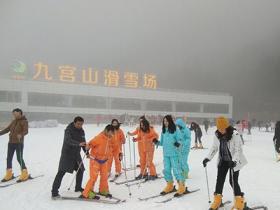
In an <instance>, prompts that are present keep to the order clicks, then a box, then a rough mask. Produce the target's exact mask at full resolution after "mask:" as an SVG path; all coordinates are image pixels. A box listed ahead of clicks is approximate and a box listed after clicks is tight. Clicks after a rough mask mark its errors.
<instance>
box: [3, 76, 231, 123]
mask: <svg viewBox="0 0 280 210" xmlns="http://www.w3.org/2000/svg"><path fill="white" fill-rule="evenodd" d="M232 104H233V98H232V96H230V95H228V94H223V93H207V92H188V91H175V90H163V89H162V90H161V89H157V90H145V89H128V88H113V87H102V86H90V85H81V84H68V83H58V82H44V81H30V80H11V79H0V116H1V115H2V117H3V118H7V117H8V116H9V118H10V112H11V110H12V109H13V108H15V107H19V108H21V109H23V110H24V112H25V113H28V116H29V119H30V118H31V119H33V120H42V118H44V119H46V118H47V119H62V118H65V117H67V116H69V117H70V116H71V118H72V116H74V115H77V114H80V115H83V116H85V115H86V116H96V115H123V114H128V115H134V116H139V115H143V114H146V115H165V114H167V113H168V114H172V115H174V116H176V117H183V116H187V117H188V118H200V119H204V118H215V117H217V116H219V115H223V116H226V117H228V118H232Z"/></svg>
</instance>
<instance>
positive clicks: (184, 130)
mask: <svg viewBox="0 0 280 210" xmlns="http://www.w3.org/2000/svg"><path fill="white" fill-rule="evenodd" d="M176 125H177V127H178V128H179V130H180V131H181V135H182V146H181V147H180V163H181V168H182V170H183V176H184V178H185V179H188V176H189V170H190V169H189V164H188V159H189V153H190V149H191V131H190V129H189V128H188V127H187V126H186V124H185V123H184V121H183V120H182V119H177V120H176Z"/></svg>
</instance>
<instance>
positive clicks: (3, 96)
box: [0, 91, 21, 103]
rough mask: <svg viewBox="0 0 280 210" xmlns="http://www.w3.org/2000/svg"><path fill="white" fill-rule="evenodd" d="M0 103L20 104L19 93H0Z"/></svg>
mask: <svg viewBox="0 0 280 210" xmlns="http://www.w3.org/2000/svg"><path fill="white" fill-rule="evenodd" d="M0 102H10V103H20V102H21V92H17V91H0Z"/></svg>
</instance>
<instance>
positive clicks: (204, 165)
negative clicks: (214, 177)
mask: <svg viewBox="0 0 280 210" xmlns="http://www.w3.org/2000/svg"><path fill="white" fill-rule="evenodd" d="M209 161H210V160H209V159H208V158H205V159H204V160H203V162H202V164H203V167H204V168H205V167H206V166H207V163H208V162H209Z"/></svg>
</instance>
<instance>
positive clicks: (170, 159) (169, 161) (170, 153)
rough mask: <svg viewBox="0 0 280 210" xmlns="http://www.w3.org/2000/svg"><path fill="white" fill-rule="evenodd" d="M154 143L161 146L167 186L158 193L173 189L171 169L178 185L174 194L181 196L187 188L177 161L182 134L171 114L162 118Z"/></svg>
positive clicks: (163, 193)
mask: <svg viewBox="0 0 280 210" xmlns="http://www.w3.org/2000/svg"><path fill="white" fill-rule="evenodd" d="M154 143H155V144H156V145H158V146H162V147H163V156H164V158H163V162H164V179H165V181H166V182H167V186H166V187H165V188H164V190H163V191H162V192H161V193H160V194H161V195H166V194H168V193H172V192H174V191H175V186H174V185H173V176H172V171H173V174H174V176H175V178H176V180H177V182H178V186H179V187H178V190H177V192H176V194H175V195H174V196H175V197H179V196H182V195H183V194H184V193H186V192H187V188H186V187H185V178H184V176H183V173H182V169H181V166H180V163H179V156H180V149H179V147H180V146H181V144H182V136H181V133H180V131H179V130H177V129H176V125H175V123H174V121H173V119H172V116H171V115H166V116H165V117H164V118H163V123H162V133H161V138H160V141H158V140H156V139H155V140H154Z"/></svg>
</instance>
